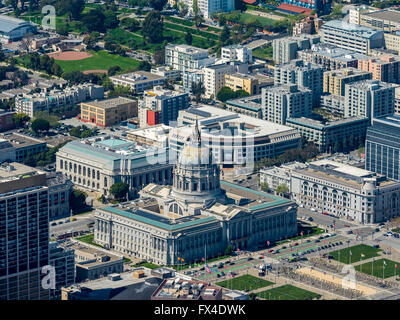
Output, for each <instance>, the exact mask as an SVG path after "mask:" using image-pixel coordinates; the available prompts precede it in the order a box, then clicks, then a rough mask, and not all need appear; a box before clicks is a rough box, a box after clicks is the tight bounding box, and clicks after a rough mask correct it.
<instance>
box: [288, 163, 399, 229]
mask: <svg viewBox="0 0 400 320" xmlns="http://www.w3.org/2000/svg"><path fill="white" fill-rule="evenodd" d="M291 187H292V189H291V191H292V197H293V200H295V201H296V202H297V204H299V205H303V206H304V207H305V208H314V209H316V210H317V211H318V212H320V213H324V212H326V213H328V214H331V215H334V216H336V217H340V218H344V219H347V220H351V221H354V222H357V223H361V224H368V223H377V222H381V221H385V220H386V219H389V218H393V217H397V216H399V213H400V211H399V209H400V203H399V199H400V183H399V182H395V181H391V180H388V179H387V178H386V177H385V176H383V175H379V174H376V173H374V172H372V171H367V170H364V169H360V168H357V167H353V166H350V165H347V164H342V163H339V162H335V161H332V160H326V159H324V160H319V161H314V162H311V163H309V164H308V167H307V168H303V169H294V170H293V171H292V176H291Z"/></svg>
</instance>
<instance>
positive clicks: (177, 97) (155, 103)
mask: <svg viewBox="0 0 400 320" xmlns="http://www.w3.org/2000/svg"><path fill="white" fill-rule="evenodd" d="M189 104H190V100H189V94H187V93H179V92H176V91H171V90H165V89H163V88H162V87H155V88H154V89H153V90H151V91H145V93H144V97H143V101H141V102H140V103H139V121H140V127H141V128H145V127H148V126H154V125H157V124H165V125H168V124H169V122H170V121H176V119H177V118H178V113H179V110H183V109H186V108H188V107H189Z"/></svg>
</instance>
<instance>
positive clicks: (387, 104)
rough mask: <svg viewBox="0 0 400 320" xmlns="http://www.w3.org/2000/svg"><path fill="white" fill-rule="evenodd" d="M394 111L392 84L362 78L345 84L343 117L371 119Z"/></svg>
mask: <svg viewBox="0 0 400 320" xmlns="http://www.w3.org/2000/svg"><path fill="white" fill-rule="evenodd" d="M392 113H394V86H393V85H392V84H390V83H386V82H380V81H378V80H363V81H358V82H354V83H350V84H347V85H346V86H345V110H344V116H345V117H354V116H362V117H367V118H368V119H370V120H372V119H373V118H375V117H381V116H384V115H389V114H392Z"/></svg>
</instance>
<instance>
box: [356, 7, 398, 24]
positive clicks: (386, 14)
mask: <svg viewBox="0 0 400 320" xmlns="http://www.w3.org/2000/svg"><path fill="white" fill-rule="evenodd" d="M363 15H366V16H368V17H372V18H376V19H382V20H387V21H392V22H397V23H400V12H399V11H397V10H379V11H373V12H368V13H364V14H363Z"/></svg>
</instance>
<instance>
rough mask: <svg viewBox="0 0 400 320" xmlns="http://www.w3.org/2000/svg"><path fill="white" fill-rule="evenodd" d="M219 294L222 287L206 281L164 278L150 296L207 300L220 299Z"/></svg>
mask: <svg viewBox="0 0 400 320" xmlns="http://www.w3.org/2000/svg"><path fill="white" fill-rule="evenodd" d="M221 294H222V288H220V287H217V286H214V285H209V284H208V283H207V282H202V281H195V280H190V281H189V280H181V279H179V278H176V279H169V280H164V281H163V282H162V283H161V285H160V286H159V287H158V288H157V289H156V291H155V292H154V293H153V295H152V297H153V298H159V299H177V300H199V299H200V298H203V299H205V300H209V299H221ZM218 295H219V297H218Z"/></svg>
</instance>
